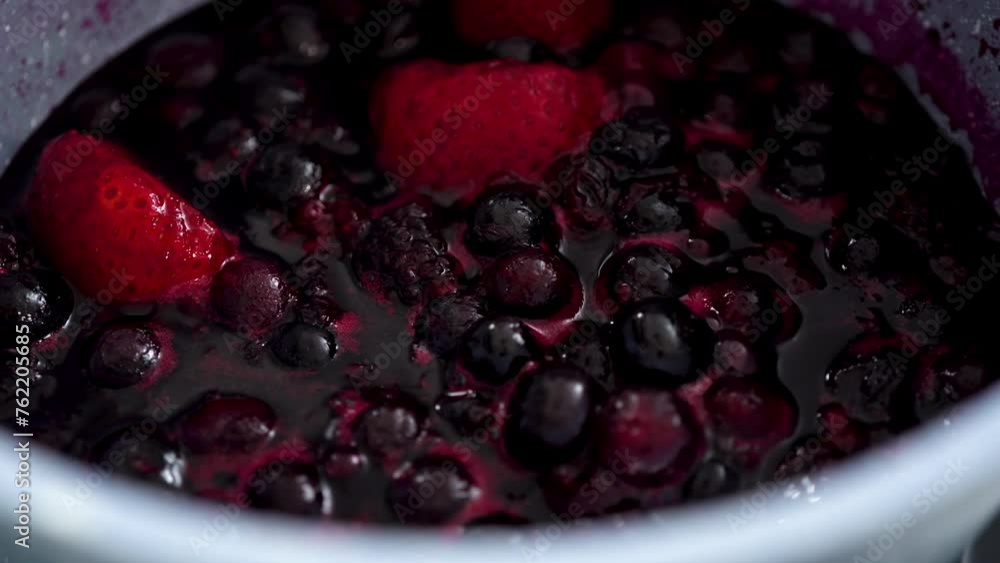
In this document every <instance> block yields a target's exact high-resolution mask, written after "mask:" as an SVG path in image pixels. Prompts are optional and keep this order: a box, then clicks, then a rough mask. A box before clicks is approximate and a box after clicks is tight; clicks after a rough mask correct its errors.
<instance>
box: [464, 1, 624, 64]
mask: <svg viewBox="0 0 1000 563" xmlns="http://www.w3.org/2000/svg"><path fill="white" fill-rule="evenodd" d="M451 14H452V19H453V20H454V22H455V28H456V29H457V31H458V35H459V36H460V37H461V38H462V39H463V40H465V41H466V42H468V43H469V44H471V45H474V46H477V47H482V46H484V45H486V44H487V43H489V42H490V41H494V40H497V39H506V38H508V37H530V38H531V39H534V40H536V41H538V42H540V43H543V44H544V45H546V46H547V47H549V48H550V49H553V50H555V51H560V52H565V51H570V50H573V49H577V48H580V47H583V46H584V45H586V44H587V43H588V42H590V41H591V40H592V39H594V38H595V37H597V36H598V35H600V34H602V33H604V32H605V31H607V29H608V27H609V26H610V25H611V20H612V18H613V17H614V3H613V2H612V1H611V0H452V2H451Z"/></svg>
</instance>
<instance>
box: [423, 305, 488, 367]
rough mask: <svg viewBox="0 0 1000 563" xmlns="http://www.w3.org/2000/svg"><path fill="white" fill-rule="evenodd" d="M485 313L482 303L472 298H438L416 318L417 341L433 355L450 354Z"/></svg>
mask: <svg viewBox="0 0 1000 563" xmlns="http://www.w3.org/2000/svg"><path fill="white" fill-rule="evenodd" d="M485 312H486V310H485V307H484V306H483V304H482V302H481V301H480V300H478V299H476V298H474V297H472V296H463V295H445V296H442V297H439V298H437V299H435V300H433V301H431V302H430V303H428V304H427V306H426V307H425V308H424V310H423V311H422V312H421V313H420V316H419V317H417V322H416V329H415V332H416V335H417V339H418V341H419V342H421V343H423V344H425V345H426V346H427V347H428V348H429V349H430V350H431V351H432V352H434V353H435V354H440V355H446V354H450V353H451V352H453V351H454V350H455V349H456V348H457V347H458V345H459V343H460V342H461V339H462V336H463V335H464V334H465V333H466V332H468V331H469V329H471V328H472V326H473V325H475V324H476V323H477V322H479V320H481V319H482V318H483V316H484V314H485Z"/></svg>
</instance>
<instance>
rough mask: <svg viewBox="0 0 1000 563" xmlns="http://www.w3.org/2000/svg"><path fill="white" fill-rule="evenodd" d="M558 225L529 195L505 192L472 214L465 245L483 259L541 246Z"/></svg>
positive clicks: (477, 207)
mask: <svg viewBox="0 0 1000 563" xmlns="http://www.w3.org/2000/svg"><path fill="white" fill-rule="evenodd" d="M554 223H555V219H554V218H553V216H552V213H551V211H550V210H548V209H542V208H541V207H539V205H538V204H537V203H536V201H535V200H533V199H532V198H531V197H530V195H529V194H528V193H525V192H517V191H506V192H501V193H497V194H493V195H490V196H487V197H485V198H483V199H481V200H480V201H479V202H478V203H477V204H476V206H475V207H474V208H473V210H472V216H471V217H470V218H469V230H468V232H467V233H466V237H465V240H466V243H467V244H468V245H469V248H470V249H471V250H472V251H473V252H476V253H477V254H481V255H484V256H499V255H501V254H503V253H505V252H509V251H511V250H515V249H519V248H530V247H534V246H538V245H539V244H540V243H541V242H542V241H543V240H545V238H546V235H547V232H548V230H549V229H550V228H551V227H552V225H553V224H554Z"/></svg>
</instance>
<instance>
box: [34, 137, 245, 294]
mask: <svg viewBox="0 0 1000 563" xmlns="http://www.w3.org/2000/svg"><path fill="white" fill-rule="evenodd" d="M27 211H28V219H29V222H30V227H31V231H32V233H33V234H34V237H35V240H36V241H37V243H38V245H39V247H40V248H41V250H42V251H43V252H44V254H45V255H46V256H48V258H49V260H51V261H52V263H53V265H54V266H55V267H56V268H58V269H59V271H61V272H62V273H63V275H65V276H66V277H67V278H68V279H69V280H70V281H71V282H72V283H73V284H74V285H75V286H76V287H77V289H79V290H80V291H81V292H83V293H85V294H87V295H91V296H95V297H99V298H102V299H108V297H106V295H110V296H111V297H110V299H113V300H115V301H121V302H145V301H158V300H168V299H171V298H173V297H176V296H177V295H176V293H177V291H176V290H177V289H178V287H179V286H181V285H184V284H188V283H190V282H194V281H196V280H199V279H200V278H205V277H206V276H211V275H213V274H215V273H216V272H217V271H218V270H219V268H220V266H221V265H222V263H223V262H225V261H226V259H228V258H229V257H230V256H232V254H233V250H234V244H233V242H232V240H230V239H229V238H227V236H226V235H225V234H224V233H223V232H222V231H221V230H220V229H219V228H218V227H216V226H215V225H214V224H212V222H211V221H209V220H208V219H207V218H206V217H205V216H204V215H202V213H201V212H200V211H198V210H197V209H195V208H194V207H193V206H191V205H190V204H189V203H187V202H186V201H184V200H183V199H181V198H180V197H179V196H178V195H177V194H175V193H174V192H172V191H171V190H170V189H169V188H167V187H166V186H165V185H163V183H161V182H160V181H159V180H158V179H157V178H155V177H154V176H153V175H152V174H150V173H149V172H147V171H146V170H145V169H143V168H142V166H140V165H139V164H138V163H137V162H136V161H135V160H134V159H133V158H132V157H131V156H130V155H128V154H127V153H126V152H125V151H124V150H123V149H121V148H120V147H116V146H114V145H113V144H112V143H111V142H109V141H98V140H97V139H95V138H93V137H90V136H87V135H84V134H82V133H78V132H75V131H70V132H68V133H66V134H64V135H62V136H60V137H58V138H56V139H55V140H53V141H52V142H50V143H49V145H48V146H47V147H45V150H44V152H43V153H42V158H41V161H40V162H39V165H38V170H37V172H36V175H35V179H34V184H33V185H32V187H31V191H30V192H29V194H28V199H27Z"/></svg>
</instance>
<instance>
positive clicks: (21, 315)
mask: <svg viewBox="0 0 1000 563" xmlns="http://www.w3.org/2000/svg"><path fill="white" fill-rule="evenodd" d="M72 312H73V290H71V289H70V287H69V285H67V284H66V282H65V281H64V280H63V279H62V277H60V276H59V275H58V274H55V273H53V272H47V271H36V272H32V273H28V272H7V273H3V274H0V327H2V328H0V332H2V333H3V334H4V335H7V336H9V338H7V342H9V343H10V342H12V338H13V335H15V334H20V332H19V331H18V330H17V327H19V326H21V325H25V326H27V327H28V330H29V331H30V333H31V335H32V337H33V339H35V340H36V341H37V339H39V338H42V337H45V336H48V335H49V334H51V333H52V332H53V331H55V330H56V329H58V328H60V327H62V326H63V325H64V324H66V321H67V320H69V317H70V315H71V314H72Z"/></svg>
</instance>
